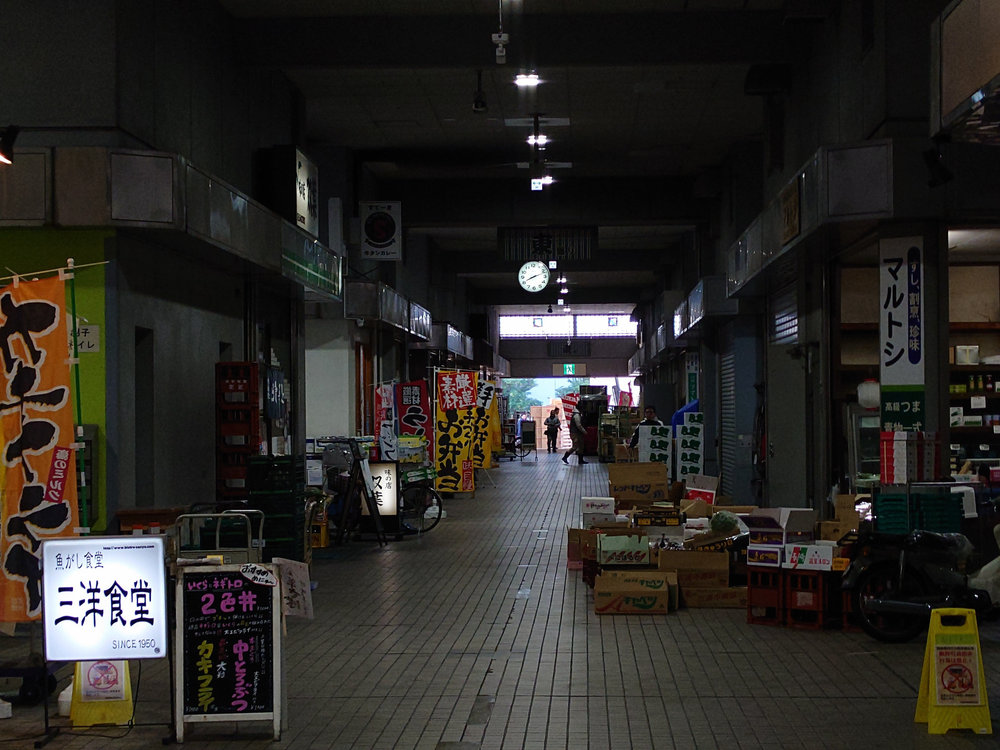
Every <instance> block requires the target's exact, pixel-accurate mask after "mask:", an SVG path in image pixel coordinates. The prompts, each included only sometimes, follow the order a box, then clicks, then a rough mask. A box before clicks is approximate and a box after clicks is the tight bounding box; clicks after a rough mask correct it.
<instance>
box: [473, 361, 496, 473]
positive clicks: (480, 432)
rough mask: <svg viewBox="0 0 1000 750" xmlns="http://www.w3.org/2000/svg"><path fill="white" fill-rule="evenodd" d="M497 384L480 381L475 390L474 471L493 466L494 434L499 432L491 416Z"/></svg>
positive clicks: (489, 381) (494, 410)
mask: <svg viewBox="0 0 1000 750" xmlns="http://www.w3.org/2000/svg"><path fill="white" fill-rule="evenodd" d="M496 391H497V384H496V383H495V382H493V381H492V380H480V381H479V382H478V385H477V388H476V392H477V395H476V407H475V409H474V417H475V419H474V421H473V424H472V430H473V438H472V466H473V468H475V469H488V468H490V466H492V464H493V448H494V445H495V441H496V436H495V434H494V433H498V432H499V427H498V425H497V421H496V420H495V419H494V417H493V414H494V413H495V412H496V409H494V404H495V403H496V401H497V398H496Z"/></svg>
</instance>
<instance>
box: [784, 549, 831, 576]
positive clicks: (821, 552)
mask: <svg viewBox="0 0 1000 750" xmlns="http://www.w3.org/2000/svg"><path fill="white" fill-rule="evenodd" d="M836 552H837V548H836V547H834V546H833V545H831V544H786V545H785V560H784V562H782V563H781V567H783V568H790V569H792V570H833V558H834V557H835V556H836Z"/></svg>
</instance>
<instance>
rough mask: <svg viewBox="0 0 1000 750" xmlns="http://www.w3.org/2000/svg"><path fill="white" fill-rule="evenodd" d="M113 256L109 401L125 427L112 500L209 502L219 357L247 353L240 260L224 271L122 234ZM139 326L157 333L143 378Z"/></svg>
mask: <svg viewBox="0 0 1000 750" xmlns="http://www.w3.org/2000/svg"><path fill="white" fill-rule="evenodd" d="M211 252H212V251H210V250H206V251H205V253H211ZM114 257H115V258H116V262H115V263H114V265H113V266H112V267H111V270H110V271H109V281H108V283H109V284H113V285H114V286H115V289H114V294H115V296H116V298H117V301H118V306H117V321H116V323H117V330H116V331H114V332H113V335H115V337H116V340H117V349H118V370H117V374H118V383H117V391H116V392H114V393H112V394H110V398H111V399H113V400H114V403H112V404H109V407H110V408H113V409H116V411H117V423H118V429H119V434H118V435H117V436H113V437H114V438H115V440H114V445H115V446H116V448H117V451H118V453H117V456H116V459H117V460H116V461H115V464H116V467H117V470H116V471H115V472H114V473H113V474H112V476H111V477H109V480H111V481H114V482H115V483H116V484H115V486H114V487H113V488H111V490H110V491H111V493H112V496H113V497H112V499H113V500H116V501H117V506H118V507H122V508H130V507H150V506H154V505H155V506H159V507H169V506H187V505H190V504H191V503H196V502H210V501H213V500H214V499H215V486H216V480H215V445H216V426H215V420H214V419H213V418H211V417H210V416H209V415H214V414H215V363H216V362H218V361H219V360H220V352H221V351H224V350H226V349H225V348H224V347H226V346H228V347H229V348H228V351H231V352H232V355H231V356H233V357H234V358H235V359H242V357H243V356H244V355H243V354H242V352H243V350H244V348H243V338H244V326H243V312H244V282H243V278H242V275H241V272H240V270H239V267H238V266H235V265H232V266H230V268H231V270H223V268H220V267H214V266H211V265H207V264H205V263H203V262H200V259H198V258H191V257H186V256H184V255H183V254H181V253H179V252H177V251H173V250H170V249H168V248H166V247H162V246H154V245H152V244H150V243H149V242H148V241H147V240H142V239H139V238H136V237H133V236H127V235H119V238H118V241H117V243H116V248H115V253H114ZM137 329H141V330H142V331H143V332H149V333H148V336H151V341H152V357H151V359H152V361H151V365H152V368H151V374H150V373H149V368H148V367H145V366H143V364H142V363H141V362H140V366H139V370H140V373H139V374H138V381H137V368H136V350H137V342H136V337H137ZM109 335H111V334H110V333H109ZM143 335H147V334H143ZM146 342H147V343H148V339H146ZM146 351H148V350H146ZM140 356H141V355H140ZM143 372H145V373H146V374H145V375H143V374H142V373H143ZM137 393H138V394H140V398H139V399H138V403H137ZM146 394H150V395H151V399H152V403H151V404H150V403H148V402H147V401H146V398H147V397H148V396H146ZM137 422H138V424H139V425H140V426H139V427H137ZM147 424H148V425H149V427H150V429H148V430H146V429H144V427H143V426H144V425H147ZM147 459H148V460H147ZM112 512H113V511H112Z"/></svg>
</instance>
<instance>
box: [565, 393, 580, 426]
mask: <svg viewBox="0 0 1000 750" xmlns="http://www.w3.org/2000/svg"><path fill="white" fill-rule="evenodd" d="M579 400H580V394H579V393H567V394H566V395H565V396H563V397H562V403H563V418H564V419H565V420H566V422H567V424H568V423H569V420H571V419H572V418H573V412H575V411H576V405H577V402H579Z"/></svg>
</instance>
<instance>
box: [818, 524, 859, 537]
mask: <svg viewBox="0 0 1000 750" xmlns="http://www.w3.org/2000/svg"><path fill="white" fill-rule="evenodd" d="M857 530H858V524H857V522H855V523H851V522H850V521H820V522H819V523H817V524H816V538H817V539H826V540H828V541H831V542H838V541H840V538H841V537H843V536H844V534H849V533H851V532H852V531H857Z"/></svg>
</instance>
